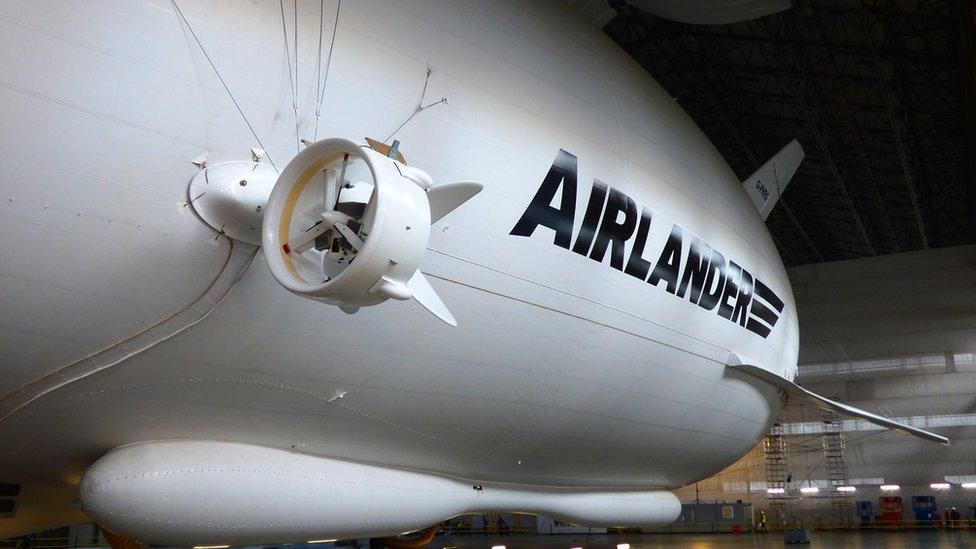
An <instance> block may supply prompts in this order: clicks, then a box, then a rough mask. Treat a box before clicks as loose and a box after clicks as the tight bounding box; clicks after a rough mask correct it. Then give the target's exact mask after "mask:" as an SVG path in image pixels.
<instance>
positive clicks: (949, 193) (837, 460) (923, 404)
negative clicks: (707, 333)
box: [6, 0, 976, 547]
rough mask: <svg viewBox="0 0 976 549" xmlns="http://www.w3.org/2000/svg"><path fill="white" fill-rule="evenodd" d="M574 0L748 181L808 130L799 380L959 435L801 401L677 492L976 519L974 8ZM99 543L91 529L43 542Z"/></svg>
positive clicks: (807, 519) (472, 522) (777, 511)
mask: <svg viewBox="0 0 976 549" xmlns="http://www.w3.org/2000/svg"><path fill="white" fill-rule="evenodd" d="M569 3H570V4H572V5H573V7H574V8H576V9H578V10H579V11H580V12H582V13H583V14H585V15H586V16H587V17H589V18H590V20H591V21H592V22H593V24H594V25H595V26H598V27H601V28H602V29H603V32H605V33H606V34H607V35H608V36H610V37H611V38H612V39H613V40H614V41H615V42H616V43H618V44H619V45H620V46H621V47H622V48H623V49H624V50H626V51H627V52H628V53H629V54H630V55H631V57H632V58H633V59H634V60H635V61H636V62H637V63H639V64H640V65H641V66H643V67H644V68H645V69H646V70H647V72H648V73H650V74H651V75H652V76H653V77H654V78H655V79H656V80H657V81H658V82H659V83H660V84H661V85H662V86H663V87H664V88H665V89H666V90H667V91H668V93H670V94H671V95H672V96H673V97H674V101H675V102H677V103H679V104H680V105H681V107H682V108H683V109H684V110H685V111H687V112H688V113H689V115H690V116H691V117H692V118H693V119H694V120H695V122H696V123H697V124H698V125H699V126H700V127H701V128H702V129H703V130H704V132H705V133H706V134H707V136H708V138H709V139H710V140H711V141H712V142H713V143H714V144H715V146H716V147H717V148H718V150H719V151H720V152H721V154H722V155H723V156H724V158H725V159H726V161H727V162H728V163H729V164H730V166H731V167H732V169H733V170H734V171H735V173H736V174H737V175H738V176H739V177H740V178H741V179H745V178H746V177H747V176H748V175H749V174H750V173H752V172H753V171H754V170H755V169H756V168H757V167H759V165H760V164H761V163H762V161H763V160H764V159H766V158H769V157H771V156H772V155H773V154H774V153H776V151H778V150H779V149H780V148H781V147H783V145H785V144H786V143H787V142H788V141H789V140H791V139H793V138H796V139H798V140H799V141H800V143H801V144H802V145H803V147H804V149H805V151H806V160H805V161H804V162H803V164H802V165H801V167H800V170H799V172H798V173H797V174H796V175H795V177H794V179H793V181H792V182H791V183H790V186H789V188H788V190H787V191H786V192H785V194H784V195H783V198H782V200H780V202H779V204H778V206H777V207H776V208H775V209H774V210H773V212H772V214H771V215H770V217H769V218H768V220H767V224H768V227H769V230H770V232H771V233H772V236H773V239H774V240H775V243H776V245H777V247H778V250H779V252H780V254H781V256H782V258H783V260H784V262H785V264H786V266H787V267H788V272H789V277H790V280H791V282H792V285H793V291H794V294H795V297H796V301H797V308H798V314H799V318H800V326H801V346H800V359H799V373H798V378H797V382H798V383H799V384H801V385H803V386H805V387H809V388H811V389H812V390H814V391H816V392H818V393H820V394H824V395H828V396H830V397H831V398H835V399H837V400H840V401H842V402H845V403H850V404H852V405H854V406H857V407H860V408H863V409H866V410H869V411H872V412H875V413H878V414H880V415H883V416H886V417H890V418H896V419H899V420H900V421H903V422H906V423H908V424H910V425H913V426H916V427H921V428H930V429H934V430H937V431H938V432H939V433H942V434H945V435H946V436H948V437H949V438H951V440H952V445H951V446H950V447H948V448H945V447H940V446H938V445H935V444H932V443H927V442H922V441H919V440H916V439H913V438H910V437H906V436H904V435H902V434H900V433H897V432H892V431H884V430H882V429H881V428H879V427H875V426H873V425H871V424H868V423H865V422H862V421H858V420H853V419H847V418H839V417H837V416H836V415H830V414H825V412H823V411H822V410H820V409H818V408H815V407H813V406H811V405H809V404H803V403H800V402H793V401H791V402H790V403H789V405H788V406H787V408H786V409H785V411H784V413H783V417H782V419H781V421H780V422H779V423H778V424H776V425H775V426H774V429H773V432H772V433H771V435H770V436H768V437H767V438H766V439H764V441H763V442H762V443H760V444H759V445H758V446H757V447H756V448H755V449H754V450H753V451H752V452H751V453H749V454H748V455H747V456H745V457H744V458H743V459H742V460H740V461H739V462H738V463H736V464H734V465H732V466H731V467H729V468H727V469H726V470H724V471H721V472H719V473H717V474H716V475H715V476H713V477H711V478H709V479H706V480H704V481H702V482H699V483H697V484H695V485H689V486H685V487H683V488H681V489H679V490H678V491H677V493H678V495H679V497H680V499H681V501H682V503H685V504H691V503H700V502H704V503H713V502H721V503H729V502H737V501H738V502H740V503H745V504H751V505H752V508H751V509H750V516H748V517H746V518H744V519H743V523H744V524H746V525H747V528H749V529H751V528H752V527H753V523H754V522H755V520H756V513H758V510H759V509H768V510H770V511H769V512H770V514H771V515H772V516H771V520H770V522H771V525H772V526H773V527H777V526H779V527H781V526H783V524H784V523H787V524H790V523H791V524H801V525H806V526H808V527H824V528H850V527H857V526H861V525H866V524H868V523H870V525H880V526H883V525H885V524H884V523H883V522H881V521H883V520H889V521H890V520H894V519H891V517H892V516H894V515H885V514H884V510H883V509H882V503H881V501H880V499H879V498H883V497H900V498H902V501H901V509H900V510H899V511H898V513H899V514H900V518H899V519H898V522H900V523H905V524H909V523H914V522H919V523H922V524H925V525H926V526H930V527H942V524H941V523H940V522H938V519H936V518H935V517H934V516H930V517H929V518H924V517H923V516H922V515H921V514H917V513H916V512H915V510H914V509H913V498H918V497H926V496H934V503H932V502H929V505H931V507H932V509H929V510H930V511H932V510H933V509H934V510H937V511H938V512H939V514H940V516H944V513H945V509H947V508H950V509H951V508H955V509H957V510H958V511H959V513H960V515H961V519H962V520H964V526H965V527H966V528H969V527H970V526H971V525H976V313H974V311H976V285H974V282H973V281H974V280H976V218H974V216H976V188H974V185H976V183H974V177H976V70H974V69H976V20H974V16H976V6H974V5H973V4H972V3H971V2H952V1H949V0H941V1H940V0H899V1H875V0H868V1H863V2H844V1H832V0H828V1H820V0H802V1H799V2H795V3H794V7H793V8H792V9H788V10H785V11H782V12H779V13H775V14H773V15H769V16H766V17H763V18H760V19H757V20H751V21H743V22H736V23H726V24H714V25H701V24H692V23H682V22H677V21H674V20H669V19H666V18H663V17H660V16H658V15H655V14H653V13H651V12H649V11H647V10H646V9H641V7H640V4H641V3H640V2H639V1H636V0H631V1H629V2H628V1H627V0H570V1H569ZM838 487H843V488H844V490H841V491H838V490H837V488H838ZM882 487H885V488H884V489H883V488H882ZM864 501H866V502H870V503H871V509H870V510H865V509H864V507H863V505H860V506H859V503H858V502H864ZM889 503H890V504H892V505H894V502H890V501H889ZM892 509H894V508H892ZM927 509H928V508H927ZM861 511H864V512H861ZM891 512H893V511H891ZM930 515H931V513H930ZM864 517H869V518H867V519H865V518H864ZM886 517H887V518H886ZM478 520H480V519H478V518H474V517H472V518H470V519H468V521H467V526H466V528H467V529H469V530H470V529H473V530H475V531H477V530H478ZM682 520H686V518H685V517H683V519H682ZM496 521H497V517H492V519H491V523H492V526H491V527H492V528H496ZM518 521H519V519H518V518H515V517H510V518H509V523H508V524H510V525H514V524H517V523H518ZM865 521H867V522H865ZM960 524H963V523H960ZM888 525H890V524H888ZM683 527H684V529H682V528H683ZM973 527H974V528H976V526H973ZM525 528H526V529H528V528H531V526H525ZM730 528H731V524H715V523H709V524H691V525H690V526H689V524H688V523H687V522H686V523H685V524H684V525H682V523H681V522H679V523H677V524H675V525H674V526H669V527H667V528H666V529H663V530H662V531H666V532H681V531H689V530H698V531H725V530H726V529H730ZM493 531H494V532H495V533H498V532H497V530H493ZM45 539H57V540H61V541H59V542H57V543H63V544H64V545H58V544H57V543H55V542H51V543H50V544H45V542H44V540H45ZM6 543H7V544H8V545H10V546H14V545H16V544H17V543H18V542H15V541H12V540H11V541H9V542H6ZM104 543H105V540H104V538H103V537H100V535H99V532H98V531H97V530H95V529H94V528H93V527H88V526H86V527H72V528H70V529H69V528H64V529H61V530H58V531H56V532H49V533H45V534H39V535H38V536H36V537H35V539H34V546H38V547H44V546H48V547H60V546H70V545H74V546H76V547H77V546H90V545H101V544H104ZM513 545H514V544H513Z"/></svg>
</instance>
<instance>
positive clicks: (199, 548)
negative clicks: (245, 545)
mask: <svg viewBox="0 0 976 549" xmlns="http://www.w3.org/2000/svg"><path fill="white" fill-rule="evenodd" d="M228 547H230V545H194V546H193V549H227V548H228Z"/></svg>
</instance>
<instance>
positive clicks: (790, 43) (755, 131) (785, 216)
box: [604, 1, 976, 524]
mask: <svg viewBox="0 0 976 549" xmlns="http://www.w3.org/2000/svg"><path fill="white" fill-rule="evenodd" d="M611 5H612V7H613V8H614V9H615V10H616V12H617V15H616V16H615V17H614V18H613V19H612V20H611V21H610V22H609V23H608V24H607V25H606V27H605V28H604V29H605V31H606V32H607V34H608V35H610V36H611V37H613V39H614V40H615V41H616V42H617V43H618V44H620V45H621V47H623V48H624V49H626V50H627V51H628V52H629V53H630V54H631V55H632V56H633V58H634V59H635V60H637V61H638V62H639V63H640V64H641V65H642V66H644V67H645V68H646V69H647V70H648V72H649V73H651V74H652V75H653V76H654V77H655V78H656V79H657V81H658V82H660V83H661V84H662V85H663V86H664V87H665V88H666V89H667V90H668V91H669V92H670V93H671V94H672V95H673V96H674V100H675V101H677V102H679V103H680V104H681V105H682V106H683V108H684V109H685V110H686V111H687V112H688V113H689V114H690V115H691V116H692V117H693V118H694V119H695V121H696V122H697V123H698V125H699V126H701V127H702V129H703V130H704V131H705V132H706V133H707V134H708V136H709V138H710V139H711V140H712V142H713V143H715V145H716V147H718V149H719V150H720V151H721V152H722V155H723V156H724V157H725V158H726V160H727V161H728V162H729V164H730V165H731V166H732V168H733V169H734V170H735V171H736V173H737V174H738V175H739V176H740V178H745V177H746V176H748V175H749V173H751V172H752V171H754V170H755V169H756V168H757V167H758V166H759V163H760V162H761V161H762V159H764V158H767V157H768V156H769V155H771V154H773V153H774V152H775V151H776V150H778V149H779V148H780V147H782V146H783V144H785V143H786V142H787V141H789V140H790V139H792V138H794V137H795V138H797V139H798V140H799V141H800V142H801V144H802V145H803V147H804V149H805V151H806V153H807V156H806V159H805V160H804V162H803V164H802V165H801V167H800V170H799V172H798V173H797V174H796V176H795V179H794V180H793V182H792V183H791V186H790V187H789V189H788V190H787V192H786V193H785V194H784V198H783V200H782V201H781V202H780V203H779V205H778V206H777V208H776V209H775V210H774V211H773V212H772V214H771V215H770V217H769V218H768V220H767V223H768V226H769V229H770V232H771V233H772V235H773V238H774V240H775V241H776V244H777V247H778V248H779V251H780V254H781V255H782V257H783V260H784V262H785V263H786V265H787V266H788V267H789V275H790V279H791V282H792V285H793V291H794V294H795V296H796V300H797V308H798V314H799V318H800V325H801V332H800V333H801V335H800V337H801V345H800V358H799V371H798V378H797V382H798V383H800V384H801V385H804V386H807V387H810V388H811V389H813V390H814V391H816V392H819V393H820V394H825V395H831V396H834V397H836V398H837V399H839V400H841V401H843V402H847V403H851V404H854V405H856V406H858V407H861V408H864V409H867V410H871V411H875V412H877V413H880V414H881V415H884V416H887V417H897V418H902V419H903V420H905V421H907V422H909V423H910V424H912V425H916V426H925V427H930V428H936V429H939V430H941V431H943V432H945V433H946V434H947V436H949V437H950V438H951V439H952V446H951V447H949V448H942V447H938V446H936V445H932V444H926V443H922V442H919V441H917V440H914V439H911V438H909V437H905V436H903V435H901V434H898V433H894V432H884V431H881V430H880V429H878V428H875V427H873V426H871V425H870V424H868V423H865V422H860V421H855V420H850V419H843V418H840V419H839V420H838V418H836V417H831V416H827V417H824V414H823V412H822V411H821V410H819V409H817V408H815V407H813V406H810V405H804V404H802V403H799V402H793V403H790V404H789V405H788V406H787V408H786V410H785V411H784V415H783V418H782V422H781V425H780V426H779V427H778V428H774V433H775V434H778V435H781V437H782V442H775V443H773V444H772V446H773V447H777V448H778V450H775V449H774V450H770V444H769V439H767V441H766V442H767V444H766V445H765V446H766V448H765V450H766V451H765V452H764V445H760V446H758V447H757V448H756V449H755V450H754V451H753V452H752V453H750V454H749V456H747V457H746V458H744V459H743V460H742V461H740V462H739V463H737V464H735V465H734V466H732V467H730V468H729V469H727V470H725V471H723V472H722V473H719V474H718V475H716V476H714V477H712V478H710V479H708V480H707V481H705V482H702V483H699V485H698V486H689V487H685V488H684V489H682V490H681V491H680V493H681V496H682V501H685V502H687V501H694V500H695V499H696V498H698V499H700V500H702V501H736V500H742V501H745V502H751V503H753V504H754V507H755V508H756V509H759V508H762V507H769V506H770V505H772V506H773V507H774V508H777V509H779V508H780V507H777V506H781V507H783V508H786V509H788V514H789V516H790V517H791V518H794V519H800V520H806V521H807V522H809V523H827V524H829V523H831V522H836V521H838V520H841V521H842V522H843V521H852V522H857V523H860V521H861V518H860V516H859V515H858V514H857V507H856V505H857V503H856V502H858V501H869V502H871V504H872V507H873V516H876V517H878V518H880V517H881V515H882V512H881V510H880V509H879V499H878V498H879V497H901V498H902V500H903V508H904V510H903V513H902V519H903V520H904V521H914V520H916V514H915V512H914V511H913V506H912V498H913V497H915V496H934V497H935V506H936V507H937V508H938V509H939V510H940V514H944V510H945V508H953V507H955V508H956V509H957V510H959V512H960V514H961V517H962V518H965V519H971V518H976V507H974V505H976V484H971V483H974V482H976V476H974V475H976V461H974V460H973V457H972V456H973V444H974V441H973V436H974V430H973V425H974V424H973V422H974V416H973V415H972V414H973V412H974V404H976V401H974V400H973V395H974V389H976V370H974V368H976V364H974V361H973V358H974V354H973V351H974V347H976V340H974V338H973V333H974V332H973V330H974V328H976V318H974V317H973V315H972V311H973V306H974V297H976V295H974V291H973V290H974V289H973V284H972V280H973V275H974V274H976V271H974V268H976V267H974V262H976V248H974V247H973V246H972V244H973V242H976V223H974V211H976V208H974V196H976V194H974V193H976V191H974V187H973V176H974V163H976V154H974V149H973V146H974V141H973V133H974V129H976V128H974V123H973V121H974V120H976V114H974V106H976V95H974V93H973V89H974V88H973V84H974V76H976V74H974V70H973V68H974V59H976V58H974V50H973V36H974V27H973V12H972V9H973V8H972V5H971V4H968V3H964V2H937V1H936V2H929V1H908V2H863V3H851V2H830V1H828V2H800V3H799V4H798V5H797V6H796V7H795V8H794V9H791V10H787V11H784V12H781V13H778V14H774V15H771V16H768V17H764V18H761V19H758V20H753V21H745V22H738V23H732V24H722V25H694V24H687V23H680V22H676V21H672V20H667V19H664V18H662V17H657V16H655V15H652V14H649V13H648V12H647V11H645V10H640V9H636V8H635V6H633V5H630V4H627V3H626V2H611ZM825 421H830V422H835V423H834V425H836V427H832V424H831V423H826V424H825V423H824V422H825ZM825 425H827V428H826V429H825ZM825 431H827V432H828V434H825ZM833 431H839V432H837V433H836V434H831V432H833ZM774 438H775V437H774ZM828 446H833V447H834V449H833V450H832V451H829V450H828V449H827V447H828ZM838 446H839V447H838ZM770 451H772V452H774V453H775V452H783V453H784V454H785V455H784V456H783V459H785V460H786V462H787V463H788V465H787V466H785V467H782V468H780V470H779V471H777V467H775V466H774V467H772V469H770V465H768V461H769V459H767V454H769V453H770ZM831 453H833V454H834V456H831V455H830V454H831ZM838 455H839V456H841V460H842V463H841V464H840V466H839V467H838V466H834V467H829V466H828V464H829V462H831V461H837V459H838V458H837V456H838ZM784 475H785V478H783V477H784ZM769 477H772V483H771V484H770V483H768V482H767V481H768V480H769ZM786 478H789V479H790V480H791V482H789V483H786V482H785V480H786ZM837 485H846V486H851V487H853V488H855V490H856V491H853V492H846V493H843V494H841V497H840V498H838V494H837V492H836V489H835V488H836V486H837ZM882 485H884V486H886V490H884V491H882V490H881V486H882ZM933 485H935V486H936V487H935V488H933ZM946 485H947V486H946ZM964 485H965V486H966V487H963V486H964ZM895 486H897V487H898V488H897V489H894V487H895ZM770 488H772V489H773V490H776V488H784V489H785V490H786V494H785V495H779V494H769V493H767V489H770ZM801 488H806V491H805V492H801V490H800V489H801ZM780 498H782V499H785V500H786V501H785V502H784V501H777V500H778V499H780ZM838 499H839V501H838ZM838 509H840V510H838ZM784 514H786V513H784ZM919 516H922V515H919ZM872 520H873V519H872ZM774 522H775V517H774Z"/></svg>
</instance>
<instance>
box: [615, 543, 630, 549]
mask: <svg viewBox="0 0 976 549" xmlns="http://www.w3.org/2000/svg"><path fill="white" fill-rule="evenodd" d="M617 549H630V544H629V543H618V544H617Z"/></svg>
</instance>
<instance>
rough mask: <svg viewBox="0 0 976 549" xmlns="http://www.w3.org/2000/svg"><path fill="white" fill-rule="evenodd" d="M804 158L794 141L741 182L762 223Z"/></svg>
mask: <svg viewBox="0 0 976 549" xmlns="http://www.w3.org/2000/svg"><path fill="white" fill-rule="evenodd" d="M805 156H806V153H805V152H803V147H802V146H800V142H799V141H797V140H796V139H794V140H793V141H790V142H789V143H787V144H786V146H785V147H783V148H782V149H780V151H779V152H778V153H776V155H775V156H773V157H772V158H770V159H769V160H767V161H766V163H765V164H763V165H762V166H760V167H759V169H758V170H756V171H755V173H753V174H752V175H750V176H749V177H747V178H746V179H745V181H743V182H742V186H743V187H744V188H745V190H746V193H747V194H748V195H749V198H751V199H752V203H753V204H754V205H755V206H756V209H757V210H759V215H761V216H762V218H763V220H764V221H765V219H766V218H767V217H769V212H771V211H773V207H774V206H776V203H777V202H779V197H780V196H782V194H783V191H785V190H786V186H787V185H789V184H790V180H791V179H792V178H793V174H795V173H796V170H797V168H799V167H800V162H803V158H804V157H805Z"/></svg>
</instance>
